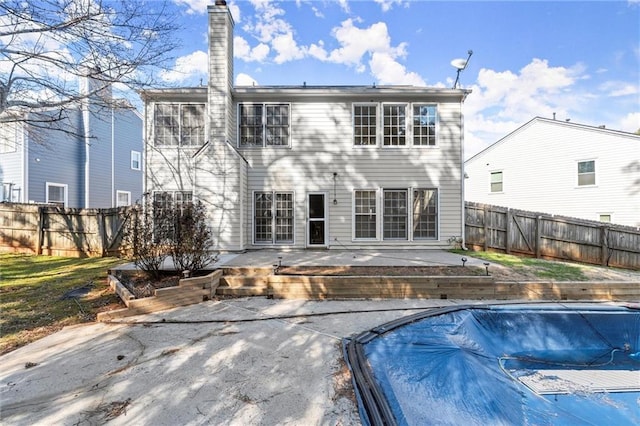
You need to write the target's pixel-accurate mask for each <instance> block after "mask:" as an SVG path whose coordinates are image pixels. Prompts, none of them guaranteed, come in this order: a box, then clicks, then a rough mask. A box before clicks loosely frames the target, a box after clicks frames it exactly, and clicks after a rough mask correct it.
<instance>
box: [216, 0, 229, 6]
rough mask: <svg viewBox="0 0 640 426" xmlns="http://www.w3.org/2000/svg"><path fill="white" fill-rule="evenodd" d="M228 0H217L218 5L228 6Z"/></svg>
mask: <svg viewBox="0 0 640 426" xmlns="http://www.w3.org/2000/svg"><path fill="white" fill-rule="evenodd" d="M226 5H227V2H226V1H225V0H216V6H226Z"/></svg>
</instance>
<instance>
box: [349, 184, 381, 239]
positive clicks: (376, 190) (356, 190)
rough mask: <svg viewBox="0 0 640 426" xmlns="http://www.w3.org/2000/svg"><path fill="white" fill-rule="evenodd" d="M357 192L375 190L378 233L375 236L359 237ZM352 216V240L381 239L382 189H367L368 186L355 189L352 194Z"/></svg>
mask: <svg viewBox="0 0 640 426" xmlns="http://www.w3.org/2000/svg"><path fill="white" fill-rule="evenodd" d="M356 192H373V194H374V197H375V204H374V205H375V208H376V212H375V216H376V223H375V231H376V235H375V237H373V238H370V237H369V238H366V237H358V236H356ZM351 199H352V202H351V217H352V229H351V232H352V233H351V235H352V237H351V239H352V241H380V190H379V189H367V188H356V189H354V190H353V192H352V195H351Z"/></svg>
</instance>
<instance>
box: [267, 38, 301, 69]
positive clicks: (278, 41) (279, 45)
mask: <svg viewBox="0 0 640 426" xmlns="http://www.w3.org/2000/svg"><path fill="white" fill-rule="evenodd" d="M271 45H272V46H273V50H275V51H276V52H277V53H278V54H277V55H276V57H275V59H274V61H275V62H276V63H277V64H282V63H284V62H289V61H293V60H295V59H302V58H304V56H305V53H304V50H303V49H302V48H300V47H298V45H297V43H296V41H295V40H294V39H293V34H291V33H286V34H282V35H279V36H277V37H275V38H274V39H273V41H272V42H271Z"/></svg>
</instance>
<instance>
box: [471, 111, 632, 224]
mask: <svg viewBox="0 0 640 426" xmlns="http://www.w3.org/2000/svg"><path fill="white" fill-rule="evenodd" d="M465 173H466V175H467V177H468V179H466V181H467V182H466V183H465V199H466V200H467V201H475V202H478V203H484V204H493V205H498V206H504V207H510V208H515V209H520V210H531V211H536V212H543V213H549V214H557V215H563V216H570V217H576V218H581V219H588V220H595V221H602V222H613V223H616V224H620V225H628V226H640V135H637V134H633V133H627V132H621V131H617V130H610V129H606V128H604V127H595V126H586V125H583V124H578V123H573V122H567V121H560V120H555V119H549V118H542V117H535V118H534V119H532V120H531V121H529V122H528V123H526V124H524V125H522V126H521V127H519V128H518V129H516V130H515V131H513V132H512V133H510V134H508V135H507V136H505V137H504V138H502V139H500V140H499V141H497V142H496V143H494V144H493V145H491V146H489V147H488V148H486V149H485V150H483V151H482V152H479V153H478V154H476V155H475V156H473V157H471V158H470V159H468V160H467V161H466V162H465Z"/></svg>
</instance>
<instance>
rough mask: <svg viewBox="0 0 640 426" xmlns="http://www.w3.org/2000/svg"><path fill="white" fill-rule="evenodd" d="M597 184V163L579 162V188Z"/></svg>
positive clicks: (591, 161) (592, 161)
mask: <svg viewBox="0 0 640 426" xmlns="http://www.w3.org/2000/svg"><path fill="white" fill-rule="evenodd" d="M595 184H596V162H595V161H594V160H590V161H579V162H578V186H586V185H595Z"/></svg>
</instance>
